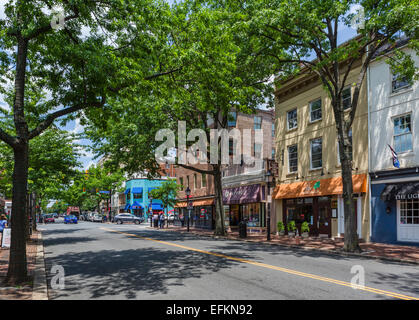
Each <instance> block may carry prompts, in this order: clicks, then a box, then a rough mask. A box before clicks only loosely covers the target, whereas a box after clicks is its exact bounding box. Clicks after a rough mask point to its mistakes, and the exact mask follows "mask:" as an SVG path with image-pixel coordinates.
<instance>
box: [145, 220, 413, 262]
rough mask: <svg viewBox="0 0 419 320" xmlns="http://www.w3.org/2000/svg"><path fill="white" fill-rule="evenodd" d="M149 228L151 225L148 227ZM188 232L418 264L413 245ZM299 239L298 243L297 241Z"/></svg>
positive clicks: (184, 231)
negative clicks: (356, 249) (349, 245)
mask: <svg viewBox="0 0 419 320" xmlns="http://www.w3.org/2000/svg"><path fill="white" fill-rule="evenodd" d="M148 228H150V229H151V227H148ZM159 230H161V231H172V232H175V231H177V232H181V233H188V231H187V228H186V227H179V226H173V225H170V226H169V228H167V226H166V227H165V228H164V229H159ZM189 230H190V231H189V233H192V234H195V235H200V236H206V237H213V238H224V239H231V240H240V241H247V242H258V243H265V244H267V245H280V246H288V247H290V248H296V249H302V250H314V251H321V252H323V253H330V254H339V255H346V256H355V257H364V258H370V259H380V260H386V261H394V262H405V263H413V264H419V247H415V246H399V245H391V244H384V243H373V242H371V243H360V247H361V249H362V251H363V252H362V253H348V252H344V251H342V248H343V241H342V240H336V241H335V240H333V239H328V238H326V239H325V238H323V239H321V238H315V237H309V238H306V239H303V238H301V237H299V239H296V238H289V237H288V236H278V235H275V234H272V235H271V241H267V240H266V234H265V233H264V234H262V235H259V234H249V233H248V234H247V238H244V239H242V238H240V237H239V234H238V232H228V234H227V236H226V237H218V236H214V231H213V230H203V229H199V228H192V227H191V228H189ZM297 241H299V243H297Z"/></svg>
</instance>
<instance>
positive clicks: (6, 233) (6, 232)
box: [1, 228, 11, 248]
mask: <svg viewBox="0 0 419 320" xmlns="http://www.w3.org/2000/svg"><path fill="white" fill-rule="evenodd" d="M10 230H11V229H10V228H4V229H3V238H2V242H1V246H2V247H3V248H10V238H11V233H10Z"/></svg>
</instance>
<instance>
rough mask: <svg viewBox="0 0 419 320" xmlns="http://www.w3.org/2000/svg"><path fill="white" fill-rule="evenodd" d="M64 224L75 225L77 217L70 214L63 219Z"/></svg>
mask: <svg viewBox="0 0 419 320" xmlns="http://www.w3.org/2000/svg"><path fill="white" fill-rule="evenodd" d="M64 223H65V224H67V223H77V217H76V216H74V215H72V214H70V215H68V216H65V217H64Z"/></svg>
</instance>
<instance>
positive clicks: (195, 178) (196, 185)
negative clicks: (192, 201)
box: [193, 173, 198, 189]
mask: <svg viewBox="0 0 419 320" xmlns="http://www.w3.org/2000/svg"><path fill="white" fill-rule="evenodd" d="M193 187H194V189H198V177H197V175H196V173H194V174H193Z"/></svg>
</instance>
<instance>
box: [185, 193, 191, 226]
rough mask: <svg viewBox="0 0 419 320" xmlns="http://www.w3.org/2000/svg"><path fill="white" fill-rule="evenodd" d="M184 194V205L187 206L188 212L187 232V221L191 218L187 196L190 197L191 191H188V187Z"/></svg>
mask: <svg viewBox="0 0 419 320" xmlns="http://www.w3.org/2000/svg"><path fill="white" fill-rule="evenodd" d="M185 194H186V205H187V210H188V224H187V226H188V232H189V219H190V218H191V209H189V196H190V195H191V189H189V186H188V187H187V188H186V190H185Z"/></svg>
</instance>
